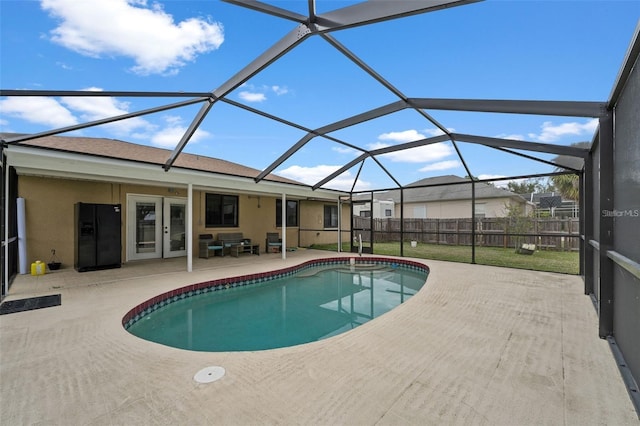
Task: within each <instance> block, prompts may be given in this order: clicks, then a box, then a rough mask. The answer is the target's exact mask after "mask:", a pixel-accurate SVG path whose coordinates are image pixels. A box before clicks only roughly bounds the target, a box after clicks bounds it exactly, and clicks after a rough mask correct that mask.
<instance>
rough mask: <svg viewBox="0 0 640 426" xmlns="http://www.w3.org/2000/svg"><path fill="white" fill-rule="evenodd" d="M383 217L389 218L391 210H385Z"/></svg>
mask: <svg viewBox="0 0 640 426" xmlns="http://www.w3.org/2000/svg"><path fill="white" fill-rule="evenodd" d="M384 215H385V216H386V217H391V209H385V210H384Z"/></svg>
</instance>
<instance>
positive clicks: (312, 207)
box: [300, 201, 351, 247]
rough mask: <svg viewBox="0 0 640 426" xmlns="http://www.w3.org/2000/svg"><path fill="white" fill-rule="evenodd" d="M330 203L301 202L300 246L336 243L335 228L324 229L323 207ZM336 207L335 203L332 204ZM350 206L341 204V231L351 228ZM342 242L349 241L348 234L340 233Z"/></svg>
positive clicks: (336, 233)
mask: <svg viewBox="0 0 640 426" xmlns="http://www.w3.org/2000/svg"><path fill="white" fill-rule="evenodd" d="M329 204H331V203H327V202H322V201H302V202H301V203H300V205H301V207H300V212H301V213H300V246H301V247H310V246H312V245H313V244H335V243H337V242H338V230H337V229H336V228H331V229H325V228H324V206H325V205H329ZM334 204H336V205H337V203H334ZM349 215H350V206H349V204H343V205H342V208H341V217H340V221H341V225H342V229H343V230H345V229H349V228H350V226H351V220H350V216H349ZM342 239H343V241H348V240H349V232H346V231H345V232H342Z"/></svg>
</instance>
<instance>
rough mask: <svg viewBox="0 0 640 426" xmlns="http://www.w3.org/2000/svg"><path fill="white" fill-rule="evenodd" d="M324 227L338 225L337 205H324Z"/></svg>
mask: <svg viewBox="0 0 640 426" xmlns="http://www.w3.org/2000/svg"><path fill="white" fill-rule="evenodd" d="M324 227H325V228H337V227H338V206H336V205H325V206H324Z"/></svg>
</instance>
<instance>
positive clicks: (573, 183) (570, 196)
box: [551, 142, 591, 201]
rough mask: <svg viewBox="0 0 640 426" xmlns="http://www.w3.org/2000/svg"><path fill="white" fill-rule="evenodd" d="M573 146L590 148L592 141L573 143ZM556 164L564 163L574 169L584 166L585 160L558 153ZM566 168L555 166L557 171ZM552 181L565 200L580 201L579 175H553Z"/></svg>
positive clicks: (554, 160) (555, 159)
mask: <svg viewBox="0 0 640 426" xmlns="http://www.w3.org/2000/svg"><path fill="white" fill-rule="evenodd" d="M571 146H572V147H576V148H589V147H590V146H591V143H589V142H576V143H572V144H571ZM551 161H553V162H554V163H556V164H564V165H567V166H569V167H571V168H574V169H580V168H582V165H583V161H582V159H580V158H576V157H569V156H566V155H558V156H557V157H555V158H554V159H553V160H551ZM564 170H565V168H564V167H562V166H558V167H556V168H555V171H556V172H561V171H564ZM551 182H552V183H553V186H554V187H555V189H556V191H558V192H559V193H560V195H561V196H562V199H564V200H573V201H578V198H579V197H580V190H579V188H580V180H579V177H578V175H576V174H570V175H557V176H552V177H551Z"/></svg>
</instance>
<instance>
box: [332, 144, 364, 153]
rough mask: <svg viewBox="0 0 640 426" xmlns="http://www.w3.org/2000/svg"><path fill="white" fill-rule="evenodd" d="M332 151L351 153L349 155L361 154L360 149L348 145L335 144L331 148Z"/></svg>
mask: <svg viewBox="0 0 640 426" xmlns="http://www.w3.org/2000/svg"><path fill="white" fill-rule="evenodd" d="M331 150H332V151H335V152H337V153H338V154H349V155H358V154H360V151H358V150H356V149H353V148H349V147H346V146H342V145H341V146H334V147H332V148H331Z"/></svg>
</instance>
